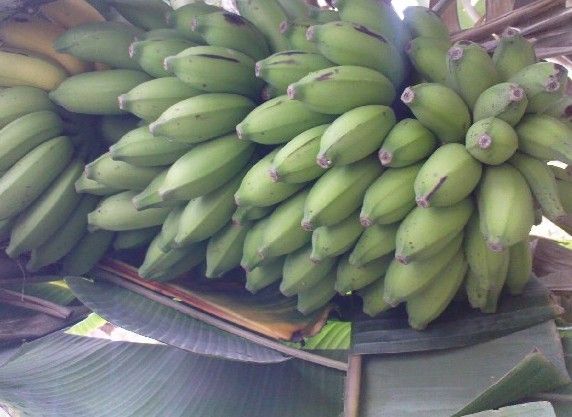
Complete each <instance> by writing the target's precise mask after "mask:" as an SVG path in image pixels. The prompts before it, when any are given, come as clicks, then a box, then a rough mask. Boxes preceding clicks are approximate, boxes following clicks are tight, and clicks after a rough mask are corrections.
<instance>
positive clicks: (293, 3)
mask: <svg viewBox="0 0 572 417" xmlns="http://www.w3.org/2000/svg"><path fill="white" fill-rule="evenodd" d="M278 4H280V6H282V9H283V10H284V12H285V13H286V14H287V15H288V16H289V17H297V18H303V17H307V16H308V15H309V12H310V10H309V9H310V7H311V6H310V5H309V4H308V3H306V1H305V0H278Z"/></svg>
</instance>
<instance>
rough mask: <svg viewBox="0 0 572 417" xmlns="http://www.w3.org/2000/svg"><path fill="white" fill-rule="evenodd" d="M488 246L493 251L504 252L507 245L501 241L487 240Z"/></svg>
mask: <svg viewBox="0 0 572 417" xmlns="http://www.w3.org/2000/svg"><path fill="white" fill-rule="evenodd" d="M487 246H488V248H489V249H490V250H491V251H493V252H497V253H498V252H502V251H504V250H505V247H504V245H503V244H502V243H500V242H487Z"/></svg>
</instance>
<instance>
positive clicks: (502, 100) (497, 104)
mask: <svg viewBox="0 0 572 417" xmlns="http://www.w3.org/2000/svg"><path fill="white" fill-rule="evenodd" d="M527 106H528V99H527V98H526V93H525V92H524V89H523V88H522V87H521V86H519V85H518V84H515V83H500V84H496V85H493V86H492V87H490V88H488V89H486V90H485V91H483V92H482V93H481V95H480V96H479V98H478V99H477V101H476V103H475V107H474V109H473V122H478V121H480V120H482V119H486V118H489V117H496V118H497V119H501V120H503V121H505V122H506V123H508V124H509V125H511V126H514V125H516V124H517V123H518V122H519V121H520V120H521V119H522V117H523V116H524V113H525V111H526V107H527Z"/></svg>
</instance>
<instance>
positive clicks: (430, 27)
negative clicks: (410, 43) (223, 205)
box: [403, 6, 449, 40]
mask: <svg viewBox="0 0 572 417" xmlns="http://www.w3.org/2000/svg"><path fill="white" fill-rule="evenodd" d="M403 22H404V23H405V25H407V27H408V28H409V31H410V32H411V36H412V37H413V38H418V37H420V36H427V37H430V38H439V39H445V40H449V29H448V28H447V26H446V25H445V23H443V21H442V20H441V18H440V17H439V15H437V14H436V13H435V12H433V11H432V10H430V9H428V8H426V7H421V6H410V7H407V8H406V9H405V10H404V11H403Z"/></svg>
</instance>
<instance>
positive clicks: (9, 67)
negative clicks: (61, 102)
mask: <svg viewBox="0 0 572 417" xmlns="http://www.w3.org/2000/svg"><path fill="white" fill-rule="evenodd" d="M66 77H67V73H66V71H65V69H64V68H63V67H62V66H60V65H59V64H57V63H54V62H52V61H49V60H48V59H47V58H44V57H42V56H40V55H34V54H32V53H29V52H27V51H23V50H11V51H6V50H0V87H14V86H28V87H37V88H41V89H42V90H46V91H52V90H54V89H55V88H57V87H58V85H60V84H61V83H62V82H63V81H64V80H65V79H66Z"/></svg>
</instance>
